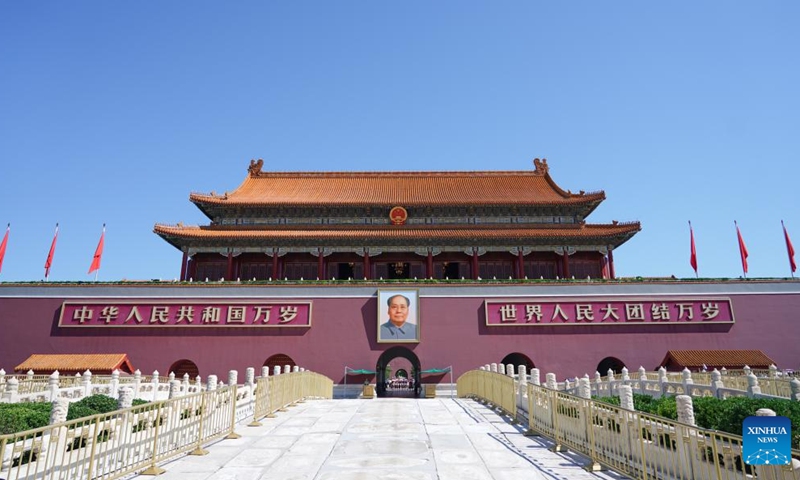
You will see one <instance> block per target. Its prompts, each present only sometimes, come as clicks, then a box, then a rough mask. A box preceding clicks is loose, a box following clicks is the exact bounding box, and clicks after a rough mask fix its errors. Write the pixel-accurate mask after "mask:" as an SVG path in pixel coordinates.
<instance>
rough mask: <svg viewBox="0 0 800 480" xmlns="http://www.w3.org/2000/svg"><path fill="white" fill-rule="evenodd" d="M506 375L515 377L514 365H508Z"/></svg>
mask: <svg viewBox="0 0 800 480" xmlns="http://www.w3.org/2000/svg"><path fill="white" fill-rule="evenodd" d="M506 375H508V376H509V377H513V376H514V365H512V364H510V363H509V364H508V365H506Z"/></svg>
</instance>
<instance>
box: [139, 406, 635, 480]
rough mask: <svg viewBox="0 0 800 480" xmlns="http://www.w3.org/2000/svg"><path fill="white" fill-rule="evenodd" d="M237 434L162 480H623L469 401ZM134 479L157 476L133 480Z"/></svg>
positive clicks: (369, 411)
mask: <svg viewBox="0 0 800 480" xmlns="http://www.w3.org/2000/svg"><path fill="white" fill-rule="evenodd" d="M262 423H263V426H261V427H247V426H244V425H241V426H239V427H238V428H237V430H236V431H237V433H239V434H241V435H242V438H240V439H236V440H223V441H220V442H219V443H217V444H215V445H212V446H210V447H208V450H209V451H210V453H209V454H208V455H206V456H202V457H181V458H179V459H177V460H175V461H172V462H170V463H167V464H165V465H163V468H165V469H166V470H167V473H165V474H163V475H161V476H160V477H158V479H159V480H173V479H174V480H205V479H214V480H223V479H226V480H227V479H237V480H273V479H275V480H305V479H308V480H310V479H316V480H333V479H336V480H362V479H363V480H384V479H385V480H401V479H409V480H433V479H437V478H438V479H442V480H450V479H453V480H473V479H474V480H482V479H497V480H512V479H526V480H527V479H546V480H571V479H597V478H615V479H619V478H624V477H621V476H618V475H616V474H614V473H613V472H599V473H589V472H587V471H585V470H584V469H583V468H582V465H583V464H585V463H586V459H585V458H582V457H580V456H578V455H576V454H572V453H566V454H565V453H553V452H550V451H549V450H548V447H549V446H550V445H551V444H550V443H549V441H547V440H546V439H544V438H540V437H525V436H523V435H522V432H523V429H522V427H520V426H517V425H513V424H511V423H509V422H508V421H507V419H504V418H503V417H501V416H500V415H498V414H497V412H495V411H494V410H491V409H489V408H488V407H486V406H484V405H482V404H480V403H478V402H475V401H472V400H466V399H450V398H436V399H419V400H417V399H401V398H382V399H374V400H362V399H351V400H347V399H345V400H312V401H308V402H305V403H302V404H300V405H298V406H296V407H293V408H291V409H290V410H289V411H288V412H285V413H278V416H277V417H276V418H272V419H264V420H262ZM136 478H137V480H144V479H150V478H153V477H144V476H139V477H136Z"/></svg>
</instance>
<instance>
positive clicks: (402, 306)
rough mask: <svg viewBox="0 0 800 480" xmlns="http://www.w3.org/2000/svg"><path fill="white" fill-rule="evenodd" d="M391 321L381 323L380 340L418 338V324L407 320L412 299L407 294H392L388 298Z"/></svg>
mask: <svg viewBox="0 0 800 480" xmlns="http://www.w3.org/2000/svg"><path fill="white" fill-rule="evenodd" d="M386 304H387V305H388V306H389V321H388V322H386V323H384V324H383V325H381V329H380V332H379V336H378V338H379V339H380V340H384V341H385V340H388V341H392V340H416V339H417V326H416V325H415V324H413V323H410V322H407V321H406V320H407V319H408V312H409V306H410V305H411V301H410V300H409V299H408V297H406V296H405V295H392V296H391V297H389V299H388V300H386Z"/></svg>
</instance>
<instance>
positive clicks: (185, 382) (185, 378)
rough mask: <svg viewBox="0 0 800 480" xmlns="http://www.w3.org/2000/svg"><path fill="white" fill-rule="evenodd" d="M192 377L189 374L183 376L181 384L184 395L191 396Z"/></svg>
mask: <svg viewBox="0 0 800 480" xmlns="http://www.w3.org/2000/svg"><path fill="white" fill-rule="evenodd" d="M190 379H191V377H190V376H189V374H188V373H184V374H183V382H181V391H183V394H184V395H189V384H190V383H191V382H190Z"/></svg>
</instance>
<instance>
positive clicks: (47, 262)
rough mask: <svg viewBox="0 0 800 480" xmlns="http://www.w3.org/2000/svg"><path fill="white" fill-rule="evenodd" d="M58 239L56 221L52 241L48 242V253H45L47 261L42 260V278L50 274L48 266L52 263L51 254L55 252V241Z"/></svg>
mask: <svg viewBox="0 0 800 480" xmlns="http://www.w3.org/2000/svg"><path fill="white" fill-rule="evenodd" d="M57 240H58V224H57V223H56V233H55V235H53V243H51V244H50V253H48V254H47V261H45V262H44V279H45V280H47V277H49V276H50V266H51V265H53V255H55V254H56V241H57Z"/></svg>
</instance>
